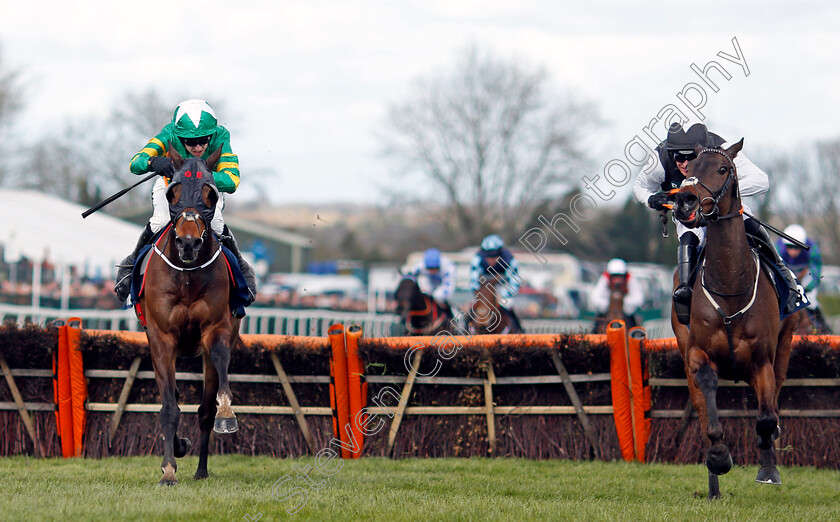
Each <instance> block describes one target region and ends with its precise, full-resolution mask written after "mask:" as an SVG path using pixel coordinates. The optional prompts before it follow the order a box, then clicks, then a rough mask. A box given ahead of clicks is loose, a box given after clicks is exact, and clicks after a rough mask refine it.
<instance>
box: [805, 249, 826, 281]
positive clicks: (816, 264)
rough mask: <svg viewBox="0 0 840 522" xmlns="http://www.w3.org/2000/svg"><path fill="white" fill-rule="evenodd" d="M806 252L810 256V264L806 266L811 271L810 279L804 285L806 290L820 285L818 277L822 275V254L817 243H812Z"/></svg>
mask: <svg viewBox="0 0 840 522" xmlns="http://www.w3.org/2000/svg"><path fill="white" fill-rule="evenodd" d="M809 242H810V241H809ZM808 254H809V256H810V264H809V265H808V268H809V269H810V272H811V280H810V281H809V282H808V284H807V285H806V286H805V291H806V292H809V291H811V290H813V289H814V288H817V287H818V286H820V278H821V277H822V256H821V255H820V247H819V245H817V244H816V243H812V244H811V250H809V251H808Z"/></svg>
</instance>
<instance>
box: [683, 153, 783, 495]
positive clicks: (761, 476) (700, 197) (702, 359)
mask: <svg viewBox="0 0 840 522" xmlns="http://www.w3.org/2000/svg"><path fill="white" fill-rule="evenodd" d="M743 143H744V140H743V139H742V140H741V141H739V142H738V143H736V144H734V145H732V146H731V147H729V148H728V149H725V150H724V149H719V148H705V149H704V148H702V147H699V146H698V147H697V148H696V153H697V159H695V160H694V161H692V162H691V163H689V166H688V177H687V178H686V179H685V181H684V182H683V184H682V187H681V188H680V189H679V191H678V192H677V193H676V195H675V205H674V215H675V217H676V218H677V219H679V220H680V222H682V223H683V224H684V225H685V226H687V227H689V228H693V227H697V226H702V225H703V224H704V223H706V224H707V228H706V247H705V259H704V260H703V261H702V262H701V264H700V267H699V269H698V272H697V274H698V275H697V279H696V282H695V283H694V292H693V297H692V301H691V315H690V322H689V327H686V326H685V325H682V324H680V322H679V321H678V320H677V315H676V311H675V310H674V309H673V308H672V311H671V325H672V327H673V329H674V333H675V334H676V337H677V344H678V346H679V349H680V353H681V354H682V356H683V360H684V363H685V372H686V375H687V377H688V389H689V393H690V395H691V401H692V403H693V404H694V408H695V409H696V410H697V414H698V417H699V418H700V427H701V431H702V432H703V433H705V434H706V435H707V436H708V439H709V443H710V446H709V447H708V448H707V451H706V467H707V468H708V470H709V498H710V499H711V498H718V497H720V486H719V483H718V475H723V474H724V473H727V472H728V471H729V470H730V469H731V468H732V456H731V455H730V453H729V449H728V448H727V446H726V444H725V442H724V440H723V427H722V426H721V422H720V418H719V416H718V408H717V404H716V393H717V386H718V378H725V379H731V380H735V381H737V380H743V381H746V382H747V383H748V384H749V385H750V386H751V387H752V389H753V390H754V391H755V393H756V396H757V398H758V418H757V421H756V432H757V433H758V454H759V462H760V464H761V467H760V468H759V470H758V475H757V477H756V482H759V483H763V484H777V485H778V484H781V478H780V476H779V471H778V470H777V469H776V453H775V450H774V448H773V441H774V440H775V439H776V438H777V437H778V436H779V435H780V433H781V431H780V429H779V407H778V397H779V390H780V389H781V387H782V383H783V382H784V380H785V374H786V373H787V367H788V360H789V358H790V350H791V338H792V335H793V331H794V329H795V328H796V323H797V321H798V320H799V313H796V314H793V315H791V316H788V317H787V318H786V319H785V320H783V321H781V320H780V316H779V301H778V299H777V297H776V293H775V291H774V287H773V283H772V282H771V280H770V278H769V276H768V275H767V274H766V273H765V272H764V270H762V269H761V267H760V266H759V258H758V255H757V254H756V253H755V252H753V251H752V250H751V249H750V246H749V244H748V243H747V235H746V231H745V227H744V220H743V219H742V213H743V208H742V206H741V199H740V194H739V190H738V175H737V172H736V170H735V164H734V161H733V160H734V158H735V157H736V156H737V154H738V152H739V151H740V150H741V147H742V146H743ZM675 283H676V282H675Z"/></svg>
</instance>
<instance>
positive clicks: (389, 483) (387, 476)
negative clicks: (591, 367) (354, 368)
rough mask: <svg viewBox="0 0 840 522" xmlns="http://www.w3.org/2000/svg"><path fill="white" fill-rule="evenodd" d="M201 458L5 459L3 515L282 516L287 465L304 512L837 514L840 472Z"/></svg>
mask: <svg viewBox="0 0 840 522" xmlns="http://www.w3.org/2000/svg"><path fill="white" fill-rule="evenodd" d="M197 463H198V459H197V458H196V457H187V458H184V459H179V461H178V464H179V466H178V468H179V479H180V480H181V484H180V485H179V486H177V487H172V488H165V487H158V486H157V485H156V484H157V481H158V480H159V478H160V475H161V473H160V469H159V466H160V457H132V458H109V459H104V460H89V459H88V460H83V459H72V460H60V459H49V460H36V459H30V458H26V457H14V458H6V459H0V520H28V521H29V520H51V519H56V520H58V519H61V520H108V521H114V520H165V519H168V520H244V518H243V517H244V516H245V515H246V514H249V515H251V516H252V517H256V516H257V515H258V514H259V513H262V517H261V518H260V519H259V520H260V521H267V520H278V519H285V518H291V517H290V515H289V514H288V513H287V512H286V510H289V509H293V507H294V506H295V504H296V501H297V500H300V499H301V498H302V496H298V497H296V498H293V499H289V500H287V501H285V502H279V501H277V500H275V499H274V498H272V493H271V488H272V485H273V484H274V483H275V482H276V481H278V480H279V479H281V478H283V477H284V476H285V475H289V476H291V477H292V479H291V480H290V481H289V482H287V483H285V484H284V485H283V486H282V489H281V490H280V491H283V492H288V491H290V490H292V488H294V487H302V488H303V489H305V491H307V494H308V498H307V500H306V502H305V504H304V505H303V506H302V508H301V509H300V511H299V512H298V513H297V514H296V516H295V517H294V518H297V519H300V520H352V519H368V520H505V521H508V522H512V521H515V520H538V519H539V520H558V519H564V520H584V519H585V520H631V519H636V520H692V521H696V520H738V521H741V520H781V519H784V520H840V472H837V471H831V470H816V469H811V468H782V469H781V473H782V482H783V484H782V486H781V487H773V486H766V485H759V484H756V483H755V482H754V479H755V473H756V471H757V469H756V468H754V467H748V468H744V467H737V466H736V467H735V468H734V469H733V470H732V471H731V472H730V473H729V474H727V475H725V476H723V477H721V491H722V492H723V496H724V498H723V499H721V500H720V501H716V502H709V501H707V500H706V498H705V496H706V493H707V488H706V471H705V468H704V467H702V466H700V465H696V466H673V465H661V464H657V465H639V464H628V463H624V462H620V463H615V462H614V463H604V462H576V461H558V460H554V461H531V460H522V459H407V460H399V461H393V460H388V459H382V458H365V459H361V460H356V461H345V462H344V465H343V468H342V469H340V470H339V471H338V472H337V473H336V474H335V475H333V476H332V477H331V478H330V479H329V480H328V482H327V483H326V484H325V485H324V486H323V487H322V489H320V490H314V489H311V488H310V487H308V486H306V484H305V483H304V481H303V480H302V479H300V478H297V477H296V476H295V471H294V470H293V469H292V466H294V465H297V466H299V467H302V466H306V465H314V463H315V460H314V459H313V458H302V459H297V460H284V459H272V458H269V457H246V456H241V455H227V456H211V457H210V472H211V476H210V478H209V479H208V480H205V481H194V480H193V479H192V474H193V473H194V472H195V468H196V465H197ZM333 463H335V461H334V462H333ZM310 476H311V477H313V481H316V482H317V481H318V480H322V477H321V476H320V475H319V474H318V473H317V472H316V471H313V472H312V473H311V475H310ZM316 477H317V480H315V478H316ZM254 519H255V518H252V520H254Z"/></svg>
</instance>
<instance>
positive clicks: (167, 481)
mask: <svg viewBox="0 0 840 522" xmlns="http://www.w3.org/2000/svg"><path fill="white" fill-rule="evenodd" d="M177 485H178V480H177V479H168V478H162V479H160V482H158V486H177Z"/></svg>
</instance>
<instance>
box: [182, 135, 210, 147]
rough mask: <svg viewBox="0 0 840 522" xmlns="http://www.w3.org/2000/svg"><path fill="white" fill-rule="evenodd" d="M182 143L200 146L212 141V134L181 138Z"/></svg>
mask: <svg viewBox="0 0 840 522" xmlns="http://www.w3.org/2000/svg"><path fill="white" fill-rule="evenodd" d="M181 143H183V144H184V146H186V147H200V146H202V145H207V144H208V143H210V136H202V137H200V138H181Z"/></svg>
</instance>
